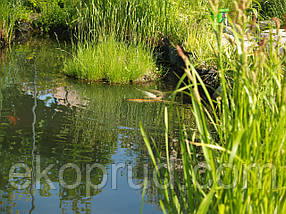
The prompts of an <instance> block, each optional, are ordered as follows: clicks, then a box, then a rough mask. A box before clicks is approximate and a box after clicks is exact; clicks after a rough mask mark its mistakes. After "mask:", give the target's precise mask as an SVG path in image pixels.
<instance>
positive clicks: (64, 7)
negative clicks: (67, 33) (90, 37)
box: [26, 0, 80, 32]
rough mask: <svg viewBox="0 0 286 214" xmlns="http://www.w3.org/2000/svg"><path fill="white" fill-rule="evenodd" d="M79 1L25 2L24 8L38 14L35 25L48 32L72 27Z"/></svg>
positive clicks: (46, 0) (42, 0) (33, 0)
mask: <svg viewBox="0 0 286 214" xmlns="http://www.w3.org/2000/svg"><path fill="white" fill-rule="evenodd" d="M79 2H80V1H79V0H49V1H48V0H27V2H26V6H27V7H30V8H32V9H33V10H34V11H35V12H37V13H39V14H40V18H39V19H38V20H37V22H36V24H37V25H39V26H40V27H41V28H42V29H43V30H44V31H46V32H48V31H50V30H53V29H56V28H61V27H62V28H63V27H65V28H69V29H72V28H73V27H74V19H76V17H75V16H76V12H77V9H76V8H77V6H78V5H79Z"/></svg>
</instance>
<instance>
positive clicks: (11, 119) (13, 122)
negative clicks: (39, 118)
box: [9, 115, 17, 126]
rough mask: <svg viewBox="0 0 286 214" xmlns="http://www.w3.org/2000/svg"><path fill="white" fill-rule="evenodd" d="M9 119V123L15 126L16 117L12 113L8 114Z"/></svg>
mask: <svg viewBox="0 0 286 214" xmlns="http://www.w3.org/2000/svg"><path fill="white" fill-rule="evenodd" d="M9 121H10V123H12V124H13V125H14V126H16V124H17V119H16V117H14V116H13V115H10V116H9Z"/></svg>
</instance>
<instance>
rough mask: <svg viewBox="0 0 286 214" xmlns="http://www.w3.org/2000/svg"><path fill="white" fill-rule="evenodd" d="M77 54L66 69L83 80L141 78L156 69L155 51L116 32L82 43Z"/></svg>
mask: <svg viewBox="0 0 286 214" xmlns="http://www.w3.org/2000/svg"><path fill="white" fill-rule="evenodd" d="M75 52H76V54H75V55H74V56H73V57H72V58H71V59H68V60H66V61H65V63H64V73H65V74H67V75H69V76H73V77H76V78H79V79H83V80H89V81H99V80H107V81H109V82H111V83H125V84H126V83H129V82H131V81H140V78H143V77H144V75H147V76H149V77H150V78H151V79H152V76H153V75H155V73H156V65H155V62H154V59H153V57H152V53H151V51H149V50H146V49H145V48H144V47H143V46H142V45H140V44H139V45H136V46H135V45H133V44H130V45H128V44H126V43H124V42H119V41H117V40H116V39H115V37H114V36H108V37H100V38H99V41H98V43H97V44H91V43H90V42H86V43H82V42H81V43H78V45H77V48H76V51H75Z"/></svg>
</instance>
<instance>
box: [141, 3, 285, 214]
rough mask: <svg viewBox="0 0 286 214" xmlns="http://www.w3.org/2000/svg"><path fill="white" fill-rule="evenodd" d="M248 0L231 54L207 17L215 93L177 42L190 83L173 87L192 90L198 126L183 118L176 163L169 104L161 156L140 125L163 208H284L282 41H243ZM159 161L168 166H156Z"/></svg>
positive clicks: (217, 210) (217, 27) (257, 210)
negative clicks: (213, 94)
mask: <svg viewBox="0 0 286 214" xmlns="http://www.w3.org/2000/svg"><path fill="white" fill-rule="evenodd" d="M245 2H246V1H237V4H238V5H239V7H237V9H236V12H237V13H236V14H237V17H236V21H237V22H236V23H237V24H236V29H237V31H235V32H234V37H235V40H233V42H232V43H231V45H232V50H231V52H230V53H231V54H230V55H228V56H227V55H226V54H225V50H224V48H223V46H222V43H221V41H222V27H221V25H219V24H218V23H215V22H214V23H212V26H213V28H214V31H215V35H216V38H217V50H215V55H216V59H217V68H218V73H219V77H220V81H221V83H220V87H221V93H220V96H219V97H218V98H217V99H216V100H213V99H212V98H211V95H210V94H209V93H208V91H207V88H206V87H207V86H206V85H205V84H204V83H203V82H202V80H201V78H200V76H199V74H198V73H197V71H196V70H195V68H194V66H193V65H192V64H190V62H189V61H188V60H187V58H185V57H184V55H183V54H182V52H181V51H180V49H178V52H179V53H180V54H181V56H182V57H183V58H184V59H185V62H186V64H187V65H189V66H188V69H186V70H185V72H186V76H187V78H188V79H189V81H190V85H186V86H185V87H183V88H179V89H177V90H176V91H175V92H174V93H179V92H184V93H185V94H188V95H189V96H190V99H191V101H192V111H193V115H194V117H195V120H196V126H197V131H193V130H189V129H188V128H187V127H186V126H185V125H184V124H183V123H182V122H181V128H180V132H179V137H178V140H179V143H180V151H181V159H180V163H181V164H180V165H179V166H177V165H175V166H174V165H173V164H172V156H171V154H170V144H171V141H169V130H168V124H169V119H168V114H167V111H166V114H165V126H166V131H165V134H166V142H165V146H166V155H165V156H164V157H163V156H162V154H159V153H158V152H157V150H156V148H157V146H158V143H157V142H156V143H155V142H153V143H152V142H150V140H149V138H148V135H147V134H146V133H145V132H144V130H143V127H142V135H143V137H144V140H145V143H146V146H147V148H148V151H149V154H150V156H151V158H152V160H153V163H154V166H155V168H156V171H157V174H158V177H159V180H160V184H161V185H162V186H163V187H164V189H163V190H162V194H163V195H164V198H163V199H162V200H161V202H160V204H161V208H162V210H163V211H164V213H283V212H284V211H285V208H286V203H285V199H286V191H285V181H286V174H285V172H284V171H285V170H283V169H284V168H285V164H286V156H285V149H286V147H285V140H286V139H285V131H284V130H285V128H286V77H285V57H284V56H283V55H281V52H280V47H281V45H280V44H279V43H278V45H274V40H273V36H270V38H269V39H268V40H265V39H264V40H261V41H260V42H259V43H258V44H257V45H253V46H252V47H250V48H248V49H246V48H245V41H244V40H245V38H246V36H249V35H247V34H248V33H246V35H245V29H246V27H247V26H248V25H249V22H248V17H247V16H246V13H245V9H246V8H247V5H246V3H245ZM210 7H211V8H212V9H213V11H218V1H217V0H213V1H210ZM239 50H241V51H239ZM199 86H200V87H202V88H203V90H204V92H205V94H206V97H207V99H208V103H209V104H208V105H206V104H205V102H204V101H203V100H202V98H201V96H200V93H199V90H198V87H199ZM187 89H189V91H187V92H186V90H187ZM178 113H179V111H178ZM181 116H182V117H183V115H181ZM163 164H165V165H166V168H163V167H161V168H159V166H162V165H163ZM174 171H175V172H174ZM170 181H173V182H170ZM169 183H170V184H169Z"/></svg>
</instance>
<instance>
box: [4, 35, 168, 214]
mask: <svg viewBox="0 0 286 214" xmlns="http://www.w3.org/2000/svg"><path fill="white" fill-rule="evenodd" d="M56 47H57V45H55V44H54V43H51V42H50V41H48V40H42V41H40V42H39V41H31V42H28V43H27V44H25V45H17V46H15V47H13V48H12V50H11V51H6V50H3V51H2V52H1V71H0V213H42V214H45V213H139V210H140V205H141V194H142V188H139V187H140V185H141V184H143V182H144V170H143V168H144V166H145V169H148V176H147V177H148V178H149V185H148V186H147V190H146V195H145V197H144V201H143V212H144V213H161V210H160V209H159V202H158V201H159V199H160V195H159V194H158V191H157V190H156V187H155V186H154V183H153V181H152V179H151V178H152V173H153V168H152V164H151V161H150V160H149V156H148V153H147V150H146V148H145V145H144V141H143V139H142V136H141V132H140V126H139V122H141V123H142V126H143V127H144V129H145V131H146V132H147V133H148V135H149V136H150V137H152V139H153V140H154V141H155V142H159V143H160V142H162V143H164V121H163V118H164V117H163V115H164V108H165V106H167V105H168V104H167V103H158V102H156V103H133V102H128V101H127V99H130V98H131V99H134V98H135V99H136V98H143V97H144V95H143V93H142V92H141V91H140V90H138V89H141V90H142V89H143V90H148V89H150V88H157V86H156V85H151V86H134V85H126V86H116V85H113V86H111V85H106V84H87V83H83V82H78V81H74V80H70V79H67V78H65V77H64V76H63V75H61V74H60V70H61V67H62V63H63V60H64V54H63V52H62V51H60V50H59V49H57V48H56ZM19 163H21V164H22V165H19ZM24 166H25V167H26V168H24ZM13 167H14V168H13ZM99 167H101V168H103V169H105V170H106V172H105V171H104V170H102V169H101V170H100V169H99ZM116 167H117V168H119V169H118V170H117V173H114V171H112V169H115V168H116ZM46 168H48V173H47V177H48V179H49V180H50V182H51V183H49V180H48V179H46V177H43V178H42V179H39V176H40V175H39V173H42V172H43V170H44V169H46ZM11 169H13V170H12V172H10V171H11ZM89 169H90V170H89ZM131 169H132V171H131ZM29 170H31V172H30V171H29ZM25 171H26V172H28V173H27V174H26V177H23V173H25ZM9 172H10V173H9ZM15 172H17V173H20V176H18V177H17V176H14V177H12V179H11V173H15ZM29 173H30V174H29ZM61 173H62V174H61ZM9 175H10V181H9ZM12 175H13V174H12ZM31 175H32V176H31ZM105 179H106V180H105ZM105 181H106V182H105ZM11 182H12V183H11ZM97 184H100V185H99V186H97V187H96V186H95V185H97ZM101 184H104V185H101ZM68 185H69V186H68ZM71 185H73V186H71Z"/></svg>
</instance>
